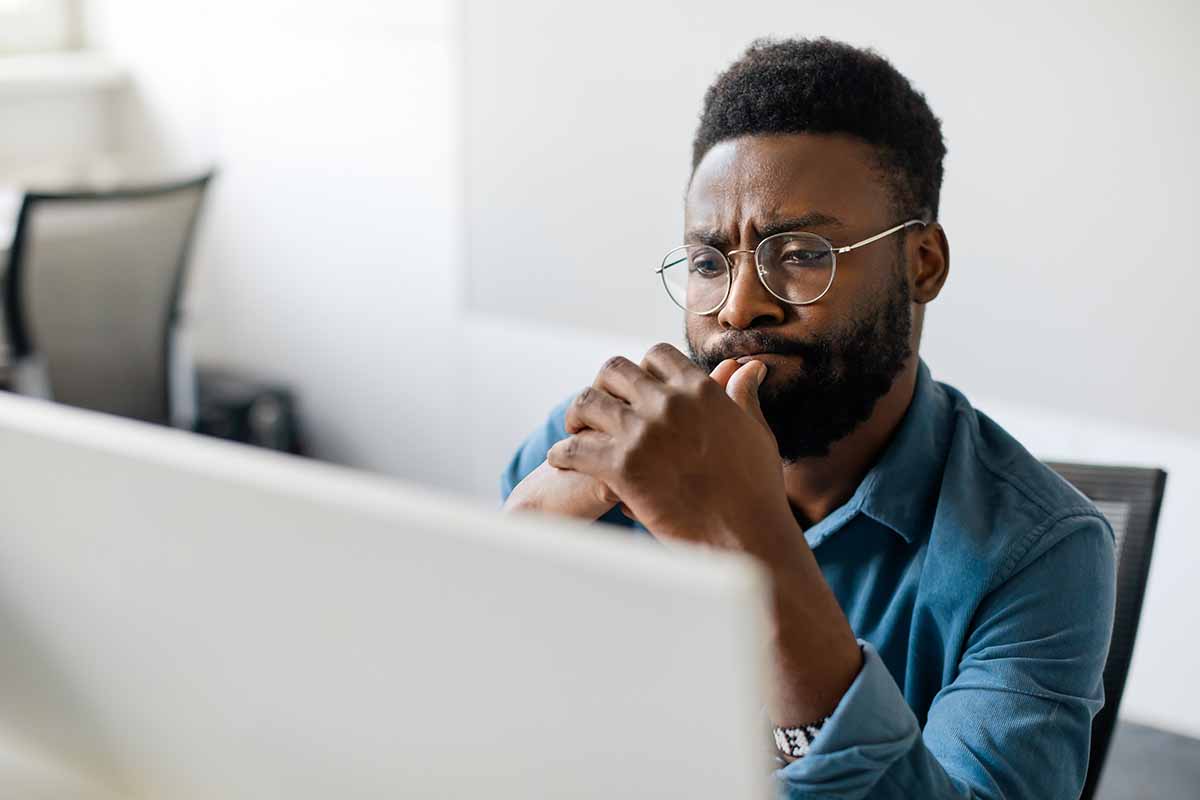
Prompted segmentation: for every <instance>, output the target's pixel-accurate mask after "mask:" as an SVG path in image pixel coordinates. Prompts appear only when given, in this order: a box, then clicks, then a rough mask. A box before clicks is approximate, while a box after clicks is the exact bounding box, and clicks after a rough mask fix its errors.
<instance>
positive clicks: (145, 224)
mask: <svg viewBox="0 0 1200 800" xmlns="http://www.w3.org/2000/svg"><path fill="white" fill-rule="evenodd" d="M210 178H211V173H209V174H205V175H202V176H200V177H198V178H194V179H191V180H186V181H182V182H179V183H172V184H169V185H162V186H151V187H140V188H130V189H122V190H117V191H111V192H64V193H43V192H30V193H27V194H26V195H25V197H24V199H23V202H22V204H21V210H20V214H19V216H18V219H17V229H16V235H15V237H14V239H13V246H12V250H11V253H10V256H9V266H8V273H7V280H6V282H5V297H4V302H5V317H6V320H5V321H6V326H7V329H8V331H7V332H8V341H9V347H10V350H11V355H12V360H13V365H12V384H13V387H12V388H13V389H14V390H15V391H17V392H20V393H22V394H30V395H34V396H38V397H44V398H47V399H52V400H55V401H58V402H62V403H66V404H68V405H73V406H79V407H82V408H89V409H93V410H96V411H105V412H108V413H112V414H118V415H121V416H125V417H131V418H134V419H140V420H145V421H148V422H156V423H160V424H174V425H176V426H178V427H191V426H192V425H193V424H194V419H195V404H196V401H195V379H194V375H193V371H192V370H191V368H190V363H188V361H187V359H186V358H185V353H184V352H183V348H182V347H181V342H180V338H179V321H180V312H179V301H180V294H181V291H182V288H183V283H184V274H185V271H186V267H187V262H188V255H189V252H190V249H191V243H192V237H193V232H194V231H195V227H196V220H197V217H198V215H199V211H200V206H201V203H202V201H203V198H204V193H205V190H206V189H207V187H208V183H209V180H210Z"/></svg>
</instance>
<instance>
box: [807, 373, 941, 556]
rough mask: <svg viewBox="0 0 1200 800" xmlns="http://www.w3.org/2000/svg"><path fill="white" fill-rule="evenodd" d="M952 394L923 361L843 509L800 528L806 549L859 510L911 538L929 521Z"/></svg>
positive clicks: (938, 484) (925, 528)
mask: <svg viewBox="0 0 1200 800" xmlns="http://www.w3.org/2000/svg"><path fill="white" fill-rule="evenodd" d="M950 405H951V403H950V398H949V397H948V396H947V395H946V393H945V392H943V391H942V390H941V387H940V386H938V384H937V383H935V382H934V380H933V378H932V377H930V374H929V368H928V367H927V366H926V365H925V362H924V361H923V360H922V361H921V362H920V363H919V365H918V367H917V383H916V387H915V389H914V390H913V399H912V402H911V403H910V404H909V407H908V411H907V412H905V414H904V418H903V419H902V420H901V422H900V427H899V428H897V430H896V433H895V435H894V436H893V437H892V441H891V442H889V443H888V446H887V447H886V448H885V449H884V451H883V455H882V456H881V457H880V459H879V461H877V462H876V463H875V466H874V467H872V468H871V470H870V471H869V472H868V473H867V475H866V477H864V478H863V480H862V483H860V484H859V485H858V489H857V490H856V491H855V492H854V496H853V497H851V498H850V499H849V500H848V501H847V502H846V503H845V504H844V505H843V506H842V507H841V508H839V509H837V510H836V511H834V512H833V513H832V514H830V515H829V516H828V517H826V518H825V519H823V520H821V521H820V522H818V523H817V524H816V525H814V526H812V527H811V528H809V529H808V530H806V531H805V532H804V537H805V539H807V540H808V544H809V546H810V547H816V546H817V545H818V544H820V543H821V542H823V541H825V539H828V538H829V537H830V536H831V535H833V534H834V533H835V532H837V531H838V530H839V529H841V528H842V527H843V526H844V525H845V524H846V523H847V522H849V521H850V520H851V519H852V518H853V517H854V516H856V515H857V514H859V513H862V514H864V515H866V516H868V517H870V518H871V519H873V520H875V521H876V522H878V523H880V524H882V525H884V526H886V527H887V528H889V529H891V530H893V531H895V532H896V534H898V535H899V536H900V538H902V539H903V540H904V541H905V542H909V543H911V542H913V541H914V540H915V539H917V538H918V537H919V536H922V535H923V534H924V533H926V532H928V531H929V529H930V528H931V527H932V525H933V515H934V511H935V510H936V508H937V498H938V494H939V493H940V487H941V483H942V471H943V468H944V467H945V463H946V454H947V451H948V449H949V447H950V434H951V423H952V410H951V408H950Z"/></svg>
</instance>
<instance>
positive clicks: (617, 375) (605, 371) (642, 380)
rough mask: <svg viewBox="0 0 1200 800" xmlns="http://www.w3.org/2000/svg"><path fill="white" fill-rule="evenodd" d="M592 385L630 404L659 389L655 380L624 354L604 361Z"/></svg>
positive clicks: (640, 401)
mask: <svg viewBox="0 0 1200 800" xmlns="http://www.w3.org/2000/svg"><path fill="white" fill-rule="evenodd" d="M592 386H593V387H595V388H597V389H603V390H604V391H606V392H608V393H609V394H610V395H612V396H613V397H615V398H617V399H618V400H624V401H625V402H626V403H629V404H630V405H638V404H639V403H642V402H644V401H645V400H646V399H647V398H648V397H649V396H650V395H651V394H652V393H653V392H657V391H659V390H660V389H661V386H660V384H659V382H658V381H657V380H655V379H654V378H653V377H652V376H651V375H650V374H649V373H648V372H646V371H645V370H643V369H642V368H641V367H639V366H638V365H637V364H635V363H633V362H632V361H630V360H629V359H628V358H626V357H625V356H613V357H612V358H610V359H609V360H608V361H605V362H604V366H603V367H601V368H600V372H599V373H598V374H597V375H596V380H594V381H592Z"/></svg>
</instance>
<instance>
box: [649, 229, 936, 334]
mask: <svg viewBox="0 0 1200 800" xmlns="http://www.w3.org/2000/svg"><path fill="white" fill-rule="evenodd" d="M928 224H929V223H928V222H926V221H925V220H923V219H910V220H908V221H907V222H901V223H900V224H899V225H895V226H893V227H891V228H888V229H887V230H886V231H883V232H882V233H877V234H875V235H874V236H868V237H867V238H866V239H863V240H862V241H860V242H855V243H854V244H848V245H846V246H845V247H834V246H833V242H831V241H829V240H828V239H826V238H825V237H824V236H821V235H820V234H818V233H811V232H809V231H781V232H779V233H774V234H771V235H770V236H768V237H766V238H765V239H762V240H761V241H760V242H759V243H758V245H757V246H756V247H755V248H754V249H753V250H745V249H743V250H730V251H729V252H727V253H721V251H720V250H718V249H717V248H716V247H712V245H687V244H681V245H679V247H675V248H672V249H671V250H669V251H667V255H670V254H671V253H674V252H675V251H676V250H682V249H684V248H687V247H696V246H699V247H709V248H711V249H713V250H716V251H717V252H718V253H721V255H722V256H724V258H725V265H726V267H727V269H728V275H729V280H728V283H727V285H726V286H725V296H724V297H722V298H721V302H719V303H717V304H716V305H715V306H713V307H712V308H711V309H710V310H708V311H692V310H691V309H690V308H686V307H685V306H683V305H682V304H681V303H680V302H679V301H678V300H676V299H675V295H673V294H671V289H670V287H669V286H667V276H666V271H667V268H668V267H673V266H675V265H676V264H678V263H679V262H678V261H672V262H671V263H670V264H666V265H663V266H659V268H658V269H656V270H654V271H655V273H657V274H658V276H659V278H660V279H661V280H662V284H663V289H665V290H666V292H667V297H669V298H671V302H672V303H674V304H675V305H676V306H678V307H679V308H681V309H683V310H684V311H685V312H687V313H688V314H695V315H696V316H700V317H706V316H708V315H709V314H715V313H716V312H718V311H720V310H721V309H722V308H723V307H724V305H725V303H727V302H728V301H729V295H730V294H731V293H732V292H733V276H734V272H735V268H736V265H735V264H734V263H733V257H734V256H736V255H739V254H741V253H751V254H753V256H754V268H755V269H754V271H755V272H756V273H757V274H758V282H759V283H761V284H762V285H763V288H764V289H766V290H767V291H768V292H769V293H770V294H771V296H772V297H774V298H775V299H777V300H779V301H780V302H782V303H787V304H788V305H793V306H808V305H812V304H813V303H815V302H817V301H818V300H820V299H821V298H822V297H824V296H825V295H827V294H829V290H830V289H832V288H833V281H834V279H835V278H837V257H838V256H839V255H844V254H846V253H849V252H850V251H852V250H857V249H858V248H860V247H863V246H865V245H868V244H871V243H872V242H877V241H879V240H880V239H884V238H887V237H888V236H891V235H892V234H893V233H895V232H896V231H900V230H904V229H906V228H909V227H911V226H913V225H922V226H924V225H928ZM797 234H803V235H805V236H812V237H813V238H815V239H819V240H820V241H822V242H824V243H825V246H826V247H828V248H829V254H830V258H831V259H832V264H831V265H830V270H829V283H828V284H827V285H826V286H825V289H824V290H823V291H822V292H821V293H820V294H819V295H817V296H816V297H814V298H813V299H812V300H803V301H797V300H788V299H787V298H786V297H780V296H779V295H778V294H776V293H775V290H774V289H772V288H771V287H770V286H768V285H767V280H766V278H764V277H763V273H764V272H765V271H766V270H765V269H764V268H763V265H762V264H761V263H760V262H759V260H758V252H759V250H761V249H762V246H763V245H764V244H766V243H767V242H769V241H771V240H772V239H778V238H781V237H783V236H796V235H797ZM664 260H666V259H665V257H664ZM684 260H686V259H684Z"/></svg>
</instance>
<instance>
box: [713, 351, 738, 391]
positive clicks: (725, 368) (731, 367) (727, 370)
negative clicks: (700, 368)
mask: <svg viewBox="0 0 1200 800" xmlns="http://www.w3.org/2000/svg"><path fill="white" fill-rule="evenodd" d="M741 366H742V365H741V364H739V363H738V362H737V359H736V358H727V359H725V360H724V361H722V362H721V363H720V364H717V365H716V366H715V367H713V371H712V372H710V373H708V377H710V378H712V379H713V380H714V381H716V382H717V383H719V384H720V385H721V388H722V389H724V388H725V387H726V386H727V385H728V384H729V379H730V378H732V377H733V373H735V372H737V371H738V369H739V368H741Z"/></svg>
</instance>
